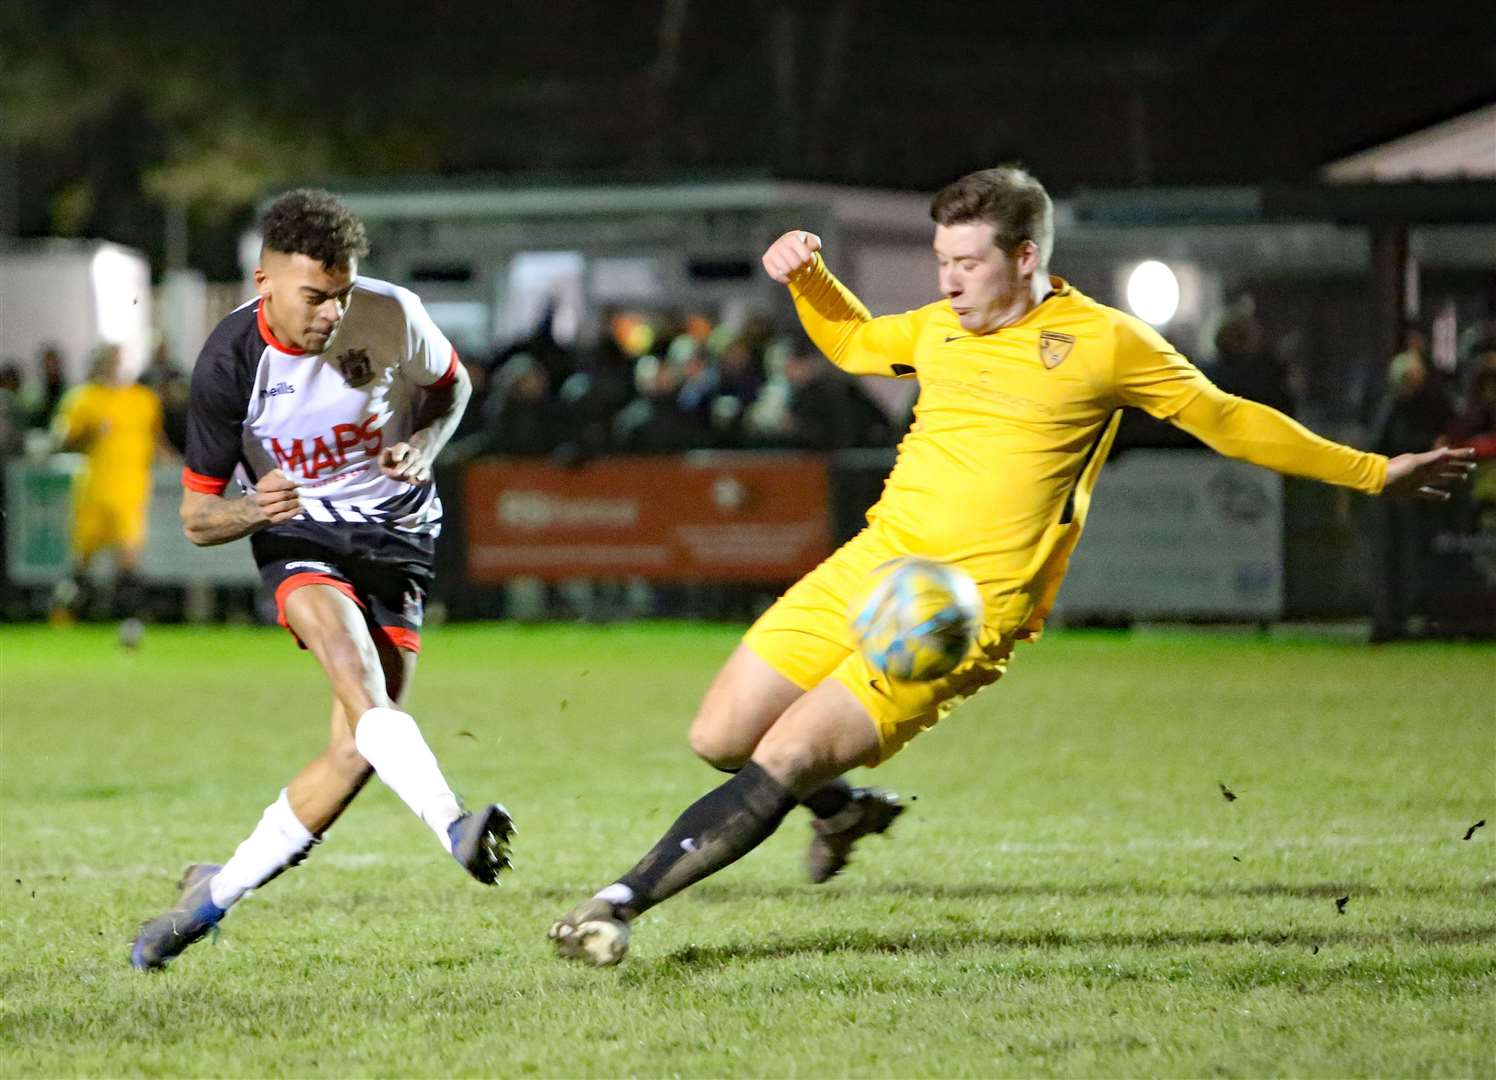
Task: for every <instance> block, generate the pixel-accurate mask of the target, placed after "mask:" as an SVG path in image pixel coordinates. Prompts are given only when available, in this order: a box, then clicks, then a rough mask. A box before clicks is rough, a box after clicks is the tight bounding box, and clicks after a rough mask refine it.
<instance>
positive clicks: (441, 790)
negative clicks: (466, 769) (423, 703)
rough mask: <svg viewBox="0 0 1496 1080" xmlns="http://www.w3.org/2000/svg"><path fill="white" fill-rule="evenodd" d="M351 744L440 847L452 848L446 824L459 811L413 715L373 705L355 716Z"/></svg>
mask: <svg viewBox="0 0 1496 1080" xmlns="http://www.w3.org/2000/svg"><path fill="white" fill-rule="evenodd" d="M353 745H354V746H356V747H358V752H359V753H360V754H362V755H363V756H364V759H365V760H366V761H368V763H369V764H370V765H372V766H374V772H375V773H376V774H377V775H378V776H379V779H381V780H383V781H384V782H385V784H386V785H387V786H388V787H389V788H390V790H391V791H393V792H394V793H395V794H396V795H398V796H400V798H401V799H402V800H404V802H405V805H406V806H408V807H410V808H411V809H412V810H414V811H415V812H416V816H417V817H419V818H420V819H421V820H422V821H424V822H425V823H426V824H427V825H429V826H430V827H431V831H432V832H434V833H436V838H437V839H438V840H440V841H441V843H442V847H444V848H446V849H447V851H448V852H450V851H451V850H452V838H451V837H449V836H448V835H447V826H449V825H451V824H452V822H454V821H456V820H457V819H458V818H459V817H461V816H462V807H460V806H458V805H457V796H456V795H453V794H452V788H451V785H449V784H448V783H447V779H446V777H444V776H442V770H441V766H440V765H438V764H437V763H436V755H435V754H433V753H432V752H431V748H430V747H429V746H427V745H426V740H425V739H423V738H422V737H421V729H420V728H418V727H416V721H415V717H413V716H411V715H410V714H409V713H403V712H401V711H400V710H399V709H387V708H384V707H377V708H373V709H370V710H369V711H368V712H366V713H364V715H362V716H360V717H359V718H358V723H357V725H355V726H354V729H353Z"/></svg>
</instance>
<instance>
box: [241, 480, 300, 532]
mask: <svg viewBox="0 0 1496 1080" xmlns="http://www.w3.org/2000/svg"><path fill="white" fill-rule="evenodd" d="M250 498H251V499H253V500H254V504H255V506H257V507H259V510H260V513H262V514H264V515H265V520H266V521H268V522H270V524H272V525H279V524H280V523H281V522H283V521H290V520H291V519H292V518H294V517H295V516H296V515H297V514H299V513H301V496H300V495H299V494H298V493H297V487H296V481H295V480H292V479H291V478H290V477H289V476H287V475H286V474H285V473H283V472H281V471H280V470H279V469H271V470H270V471H269V472H268V473H266V474H265V475H264V476H262V477H260V482H259V483H258V484H256V485H255V489H254V491H253V492H252V493H251V494H250Z"/></svg>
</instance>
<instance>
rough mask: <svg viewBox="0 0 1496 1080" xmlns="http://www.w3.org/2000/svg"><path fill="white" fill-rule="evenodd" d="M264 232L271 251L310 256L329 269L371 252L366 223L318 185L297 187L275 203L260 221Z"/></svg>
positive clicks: (347, 263) (262, 232) (261, 231)
mask: <svg viewBox="0 0 1496 1080" xmlns="http://www.w3.org/2000/svg"><path fill="white" fill-rule="evenodd" d="M260 235H261V236H263V237H264V241H265V246H266V247H267V248H269V249H270V250H271V251H279V252H280V253H281V254H283V255H309V256H311V257H312V258H314V259H316V260H317V261H318V262H320V263H321V264H322V265H323V266H325V267H327V268H328V269H329V270H330V269H332V268H333V267H335V266H348V265H349V264H350V263H352V262H353V260H354V259H362V258H363V257H364V256H365V255H367V254H369V238H368V235H367V234H366V233H365V232H364V223H363V222H362V221H360V220H359V219H358V218H357V217H355V216H354V215H353V212H352V211H351V210H349V209H348V208H347V207H346V206H344V205H343V204H342V203H340V202H338V200H337V199H335V198H334V197H333V196H332V195H331V194H329V193H328V192H326V191H321V190H318V189H316V188H297V189H296V190H295V191H288V192H286V193H285V194H284V195H282V196H281V197H280V198H278V199H276V200H275V202H273V203H271V204H270V209H268V210H266V211H265V216H264V218H262V219H261V221H260Z"/></svg>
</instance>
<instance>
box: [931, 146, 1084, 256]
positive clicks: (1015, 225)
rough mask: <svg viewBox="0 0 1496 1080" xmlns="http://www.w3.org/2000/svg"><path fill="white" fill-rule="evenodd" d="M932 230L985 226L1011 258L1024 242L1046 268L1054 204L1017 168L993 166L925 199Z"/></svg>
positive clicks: (962, 178)
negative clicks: (1031, 244) (1033, 246)
mask: <svg viewBox="0 0 1496 1080" xmlns="http://www.w3.org/2000/svg"><path fill="white" fill-rule="evenodd" d="M930 217H931V219H933V220H934V222H935V223H936V224H937V225H964V224H967V223H968V222H972V221H985V222H986V223H987V224H988V225H991V226H992V234H993V235H992V239H993V242H994V243H995V244H996V245H997V246H998V247H1000V248H1002V250H1004V251H1006V252H1008V253H1009V254H1012V253H1013V252H1014V251H1016V250H1017V249H1018V245H1019V244H1021V243H1023V242H1024V241H1025V240H1032V241H1033V242H1034V243H1035V244H1036V245H1037V246H1038V248H1039V265H1040V266H1048V265H1049V255H1050V252H1052V251H1053V250H1054V203H1052V202H1050V200H1049V193H1048V192H1047V191H1045V190H1044V185H1043V184H1041V183H1039V181H1038V180H1035V179H1034V178H1033V177H1032V176H1031V175H1029V173H1028V172H1027V171H1026V170H1025V169H1023V168H1022V167H1021V166H1018V165H999V166H998V167H997V168H995V169H982V170H980V171H979V172H974V173H967V174H966V175H965V176H963V177H961V179H959V180H957V181H955V182H954V183H950V184H947V185H946V186H945V187H943V188H941V189H940V191H939V192H938V193H937V194H936V196H935V197H934V198H933V199H931V200H930Z"/></svg>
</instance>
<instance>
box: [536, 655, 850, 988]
mask: <svg viewBox="0 0 1496 1080" xmlns="http://www.w3.org/2000/svg"><path fill="white" fill-rule="evenodd" d="M878 750H879V742H878V731H877V727H876V725H875V724H874V723H873V720H872V717H871V716H870V715H869V714H868V712H867V710H866V709H865V708H864V707H863V705H862V703H861V702H860V701H858V700H857V699H856V697H854V696H853V695H852V693H851V691H849V690H848V689H847V688H846V687H845V686H842V685H841V684H840V683H838V682H836V681H834V680H827V681H825V682H823V683H821V684H820V685H819V686H817V687H816V688H815V689H814V690H812V691H810V692H809V693H807V694H805V695H804V696H803V697H801V698H800V699H799V700H797V701H796V702H795V703H794V704H793V705H791V706H790V707H789V708H788V709H787V710H785V712H784V715H783V716H781V717H780V718H779V719H778V720H777V721H775V723H774V724H773V725H771V726H770V728H769V730H768V731H767V732H765V733H764V735H763V737H762V738H761V739H760V740H759V743H758V746H757V747H756V748H755V749H754V751H753V755H752V757H751V758H750V759H749V761H748V763H747V764H746V765H744V767H743V768H742V770H741V771H739V772H738V773H737V774H736V775H734V776H733V777H732V778H731V779H729V780H728V781H727V782H726V783H724V784H722V785H720V786H719V787H717V788H716V789H714V790H713V791H710V792H708V793H707V794H706V795H704V796H702V797H701V798H700V799H698V800H697V801H696V802H695V803H693V804H692V805H691V806H689V807H688V808H687V809H686V811H685V812H684V813H683V814H681V816H680V817H679V818H678V819H676V822H675V824H674V825H672V826H671V827H670V829H669V830H667V831H666V833H665V835H664V836H663V837H661V839H660V841H659V842H658V843H657V844H655V846H654V848H652V849H651V850H650V852H649V853H648V854H647V855H645V856H644V858H643V859H641V860H640V861H639V862H638V863H637V864H636V865H635V866H634V867H633V869H631V870H630V871H629V872H628V873H626V874H624V875H623V876H622V877H621V878H619V879H618V880H617V881H616V882H614V883H613V884H612V885H610V886H608V887H607V888H605V889H603V890H602V891H601V892H599V893H598V894H597V895H596V896H595V897H594V898H593V899H592V900H589V901H587V902H585V903H583V904H581V905H579V906H578V907H577V908H575V909H573V910H572V911H571V912H570V913H568V914H567V915H566V916H564V917H562V919H561V920H560V921H558V922H557V923H556V924H555V925H554V926H552V927H551V931H550V937H551V939H552V940H553V941H554V942H555V944H556V948H557V951H558V952H559V953H560V954H561V955H563V956H567V957H571V958H576V959H585V960H589V961H590V962H592V963H599V964H610V963H616V962H617V961H618V960H620V959H622V957H623V952H624V950H625V948H626V947H627V940H628V934H627V924H628V922H629V921H630V920H632V919H633V918H635V917H637V916H638V915H640V914H641V913H643V912H645V911H647V910H648V909H649V908H651V907H653V906H654V905H655V904H658V903H660V902H661V901H662V900H665V899H667V898H669V897H671V896H673V895H675V894H676V893H678V892H680V891H681V890H682V889H684V888H686V887H687V886H689V885H692V884H694V883H695V882H697V881H700V880H701V879H702V878H704V877H707V876H709V875H711V874H714V873H716V872H717V871H718V870H721V869H722V868H723V867H725V866H729V865H731V864H732V863H734V862H736V861H737V860H738V859H740V858H742V857H743V856H744V855H746V854H747V853H748V852H750V851H752V850H753V849H754V848H755V847H757V846H758V845H759V844H761V843H763V841H764V840H766V839H767V838H768V837H769V836H771V835H772V834H773V832H774V830H775V829H777V828H778V827H779V824H780V822H781V821H783V820H784V816H785V815H786V814H787V813H789V811H790V809H791V808H792V807H794V806H795V804H796V803H798V802H800V801H801V800H803V799H804V798H805V796H807V795H809V794H810V793H811V792H813V791H815V790H816V789H818V788H820V787H821V786H823V785H824V784H826V783H827V782H828V781H830V780H833V779H835V778H836V777H838V776H840V775H841V774H842V773H843V772H845V771H846V770H848V769H850V768H853V767H854V766H857V765H863V764H867V763H870V762H872V761H875V760H876V759H877V756H878Z"/></svg>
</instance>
